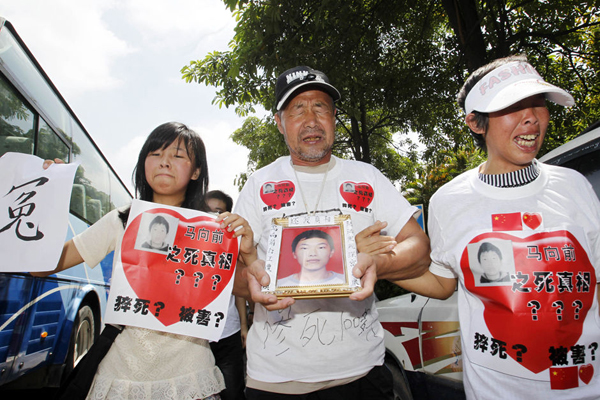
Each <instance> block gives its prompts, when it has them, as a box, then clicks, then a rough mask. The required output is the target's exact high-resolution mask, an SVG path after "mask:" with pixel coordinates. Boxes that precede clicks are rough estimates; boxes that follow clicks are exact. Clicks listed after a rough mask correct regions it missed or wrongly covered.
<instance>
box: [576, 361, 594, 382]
mask: <svg viewBox="0 0 600 400" xmlns="http://www.w3.org/2000/svg"><path fill="white" fill-rule="evenodd" d="M593 377H594V366H593V365H592V364H588V365H582V366H581V367H579V379H581V380H582V381H583V382H584V383H585V384H586V385H587V384H588V383H590V381H591V380H592V378H593Z"/></svg>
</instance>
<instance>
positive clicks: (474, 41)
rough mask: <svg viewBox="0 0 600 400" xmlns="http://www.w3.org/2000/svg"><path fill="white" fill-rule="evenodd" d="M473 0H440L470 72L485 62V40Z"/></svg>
mask: <svg viewBox="0 0 600 400" xmlns="http://www.w3.org/2000/svg"><path fill="white" fill-rule="evenodd" d="M475 1H476V0H442V5H443V7H444V10H445V11H446V14H447V15H448V21H449V22H450V26H451V27H452V30H454V34H455V35H456V37H457V38H458V43H459V45H460V49H461V52H462V53H463V54H464V56H465V58H466V61H467V68H468V69H469V71H471V72H472V71H474V70H476V69H477V68H479V67H481V66H482V65H485V64H486V51H485V41H484V40H483V34H482V33H481V21H480V18H479V15H478V13H477V4H476V3H475Z"/></svg>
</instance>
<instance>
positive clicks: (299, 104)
mask: <svg viewBox="0 0 600 400" xmlns="http://www.w3.org/2000/svg"><path fill="white" fill-rule="evenodd" d="M275 121H276V122H277V127H278V128H279V132H281V134H282V135H283V136H284V137H285V142H286V144H287V146H288V149H289V151H290V156H291V157H292V161H293V162H294V164H295V165H319V164H325V163H327V162H328V161H329V159H330V157H331V148H332V147H333V141H334V139H335V108H334V106H333V101H332V99H331V97H330V96H329V95H328V94H327V93H325V92H322V91H320V90H308V91H306V92H302V93H300V94H298V95H296V96H295V97H294V98H292V100H290V101H289V103H288V105H287V106H286V107H285V109H283V110H282V112H281V115H280V113H277V114H275Z"/></svg>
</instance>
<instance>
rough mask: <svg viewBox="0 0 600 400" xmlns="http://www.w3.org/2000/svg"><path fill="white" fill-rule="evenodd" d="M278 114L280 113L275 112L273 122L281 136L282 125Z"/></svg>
mask: <svg viewBox="0 0 600 400" xmlns="http://www.w3.org/2000/svg"><path fill="white" fill-rule="evenodd" d="M280 112H281V111H277V112H276V113H275V122H276V123H277V129H279V133H281V134H282V135H283V123H282V122H281V117H280V116H279V113H280Z"/></svg>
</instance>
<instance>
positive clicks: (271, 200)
mask: <svg viewBox="0 0 600 400" xmlns="http://www.w3.org/2000/svg"><path fill="white" fill-rule="evenodd" d="M294 193H296V187H295V186H294V182H292V181H280V182H273V181H269V182H265V183H263V185H262V187H261V188H260V198H261V200H262V201H263V203H264V204H265V205H266V206H267V207H271V208H273V209H275V210H279V209H280V208H281V207H284V206H285V205H286V204H287V203H288V202H289V201H290V200H291V198H292V197H294Z"/></svg>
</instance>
